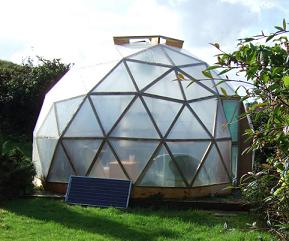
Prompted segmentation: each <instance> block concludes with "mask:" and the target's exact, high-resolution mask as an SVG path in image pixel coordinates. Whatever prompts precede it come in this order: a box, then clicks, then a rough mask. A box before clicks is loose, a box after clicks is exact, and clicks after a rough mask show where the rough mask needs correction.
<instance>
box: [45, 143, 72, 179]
mask: <svg viewBox="0 0 289 241" xmlns="http://www.w3.org/2000/svg"><path fill="white" fill-rule="evenodd" d="M50 169H51V170H50V173H49V176H48V182H65V183H67V182H68V180H69V177H70V176H71V175H76V173H74V171H73V169H72V167H71V165H70V163H69V161H68V159H67V156H66V154H65V152H64V150H63V148H62V146H61V145H60V144H59V145H58V146H57V149H56V153H55V155H54V158H53V160H52V165H51V167H50Z"/></svg>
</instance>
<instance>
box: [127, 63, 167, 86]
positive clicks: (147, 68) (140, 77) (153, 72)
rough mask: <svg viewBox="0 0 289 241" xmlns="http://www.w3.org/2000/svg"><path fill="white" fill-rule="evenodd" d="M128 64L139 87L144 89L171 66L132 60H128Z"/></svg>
mask: <svg viewBox="0 0 289 241" xmlns="http://www.w3.org/2000/svg"><path fill="white" fill-rule="evenodd" d="M127 65H128V67H129V70H130V72H131V74H132V76H133V78H134V80H135V81H136V83H137V86H138V88H139V89H143V88H144V87H145V86H147V85H148V84H150V83H151V82H152V81H153V80H155V79H156V78H158V77H159V76H161V75H162V74H164V73H165V72H166V71H168V70H169V68H165V67H161V66H156V65H150V64H143V63H135V62H130V61H127Z"/></svg>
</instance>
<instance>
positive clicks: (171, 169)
mask: <svg viewBox="0 0 289 241" xmlns="http://www.w3.org/2000/svg"><path fill="white" fill-rule="evenodd" d="M138 185H139V186H159V187H185V183H184V182H183V179H182V177H181V175H180V173H179V171H178V169H177V168H176V166H175V164H174V162H173V161H172V159H171V157H170V155H169V154H168V151H167V150H166V148H165V147H164V146H162V147H161V148H160V150H159V152H158V153H157V154H156V155H155V157H154V158H153V160H152V162H151V163H150V165H149V167H148V169H147V170H146V172H145V173H144V176H143V178H142V180H141V181H140V183H139V184H138Z"/></svg>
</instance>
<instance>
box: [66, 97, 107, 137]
mask: <svg viewBox="0 0 289 241" xmlns="http://www.w3.org/2000/svg"><path fill="white" fill-rule="evenodd" d="M64 136H65V137H96V136H103V134H102V131H101V129H100V127H99V124H98V122H97V119H96V117H95V114H94V112H93V109H92V107H91V105H90V102H89V100H88V99H86V100H85V102H84V103H83V105H82V106H81V107H80V109H79V110H78V112H77V114H76V115H75V116H74V118H73V120H72V122H71V124H70V126H69V127H68V129H67V131H66V133H65V135H64Z"/></svg>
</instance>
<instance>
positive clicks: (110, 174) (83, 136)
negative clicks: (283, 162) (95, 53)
mask: <svg viewBox="0 0 289 241" xmlns="http://www.w3.org/2000/svg"><path fill="white" fill-rule="evenodd" d="M135 39H136V40H140V39H141V40H142V41H145V42H132V40H135ZM162 41H165V42H163V43H162ZM114 43H115V45H116V47H117V48H118V49H117V50H118V51H120V52H121V51H123V50H125V54H121V59H120V60H119V61H118V62H117V63H116V64H113V65H109V66H112V67H110V68H104V69H105V70H102V74H103V75H102V77H101V78H100V77H99V78H96V77H95V79H93V81H90V82H89V83H88V82H87V83H86V81H87V80H86V79H85V78H88V77H85V76H86V72H89V71H90V70H89V68H84V69H76V70H74V71H73V70H70V71H69V72H68V73H67V74H66V75H65V76H64V77H63V79H61V80H60V81H59V83H58V84H56V85H55V87H54V88H53V89H52V90H51V91H50V92H49V93H48V94H47V96H46V99H45V101H44V105H43V108H42V110H41V113H40V116H39V119H38V122H37V125H36V127H35V130H34V141H33V161H34V163H35V165H36V168H37V173H38V176H39V177H42V178H44V179H45V181H46V185H47V186H48V187H49V188H50V189H51V190H55V191H58V192H65V190H66V184H67V181H68V178H69V176H70V175H81V176H94V177H107V178H121V179H131V180H132V181H133V184H134V186H133V197H137V198H138V197H149V196H152V195H156V194H161V195H162V196H164V197H167V198H183V197H197V196H207V195H211V194H222V193H223V194H224V193H228V192H229V191H228V190H224V187H226V186H227V185H228V184H230V183H232V181H233V179H234V180H238V178H239V177H240V176H241V175H242V174H243V173H245V172H246V171H249V170H250V169H251V165H252V154H251V153H247V154H246V155H243V156H241V154H240V153H241V152H242V151H243V150H244V148H245V146H246V145H248V144H245V143H244V137H243V135H242V133H243V132H244V129H246V128H249V127H250V126H249V121H248V120H247V119H246V118H243V119H242V120H240V121H238V117H239V115H240V113H244V112H245V110H244V106H243V105H242V103H241V102H240V97H239V96H236V95H235V93H234V91H233V89H232V88H231V87H230V86H229V85H228V84H227V83H226V82H224V83H221V84H219V85H216V83H217V82H218V81H217V80H218V78H219V77H218V75H217V74H216V73H215V72H214V71H211V73H212V75H213V77H214V79H207V78H206V77H205V76H204V75H203V74H202V71H203V70H205V69H206V68H207V67H208V65H207V64H206V63H205V62H203V61H201V60H199V59H197V58H195V57H193V56H191V55H190V54H188V53H187V52H185V50H183V49H182V44H183V41H181V40H177V39H172V38H167V37H164V36H158V35H157V36H130V37H114ZM128 50H129V51H128ZM127 51H128V52H129V54H127ZM91 68H95V67H94V66H91ZM81 71H82V72H83V74H79V72H80V73H81ZM100 76H101V75H100ZM90 77H91V76H90ZM77 78H79V79H77ZM81 78H82V79H81ZM70 79H73V80H74V79H75V82H81V81H83V82H84V83H85V84H86V85H87V86H89V87H87V88H86V91H83V93H82V94H75V93H73V91H76V90H72V93H70V94H69V93H68V96H67V97H65V96H64V97H59V96H61V95H59V93H58V92H59V91H60V90H62V87H63V86H65V85H67V83H68V82H69V80H70ZM118 80H121V81H118ZM191 81H193V82H194V83H193V84H192V85H191V86H190V87H188V88H187V84H188V83H189V82H191ZM70 84H71V86H72V88H71V89H73V88H75V87H73V85H76V86H77V84H76V83H74V82H73V81H72V82H71V83H70ZM224 90H225V92H227V94H226V95H224V94H223V93H224ZM55 96H58V97H57V98H56V97H55ZM190 127H192V128H190Z"/></svg>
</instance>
